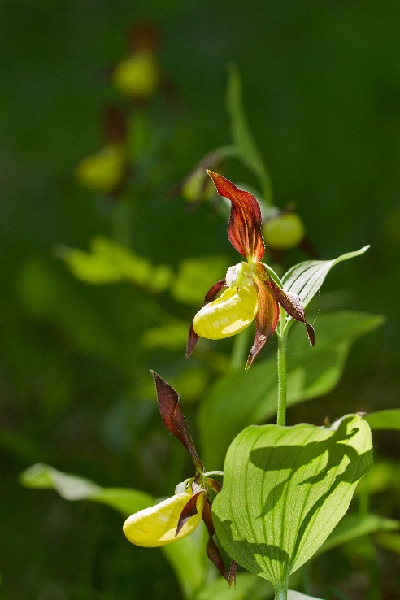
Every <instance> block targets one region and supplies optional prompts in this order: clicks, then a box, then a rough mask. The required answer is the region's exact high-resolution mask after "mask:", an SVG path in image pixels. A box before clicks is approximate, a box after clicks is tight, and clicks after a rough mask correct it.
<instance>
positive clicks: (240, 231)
mask: <svg viewBox="0 0 400 600" xmlns="http://www.w3.org/2000/svg"><path fill="white" fill-rule="evenodd" d="M207 173H208V174H209V176H210V177H211V179H212V180H213V182H214V185H215V187H216V188H217V192H218V194H219V195H220V196H223V197H224V198H227V199H228V200H230V201H231V203H232V207H231V213H230V215H229V221H228V239H229V241H230V242H231V244H232V246H233V247H234V248H235V250H237V251H238V252H240V254H242V256H244V257H245V258H246V259H247V260H249V261H250V262H252V261H258V260H261V259H262V257H263V256H264V240H263V237H262V233H261V225H262V217H261V210H260V205H259V204H258V202H257V200H256V199H255V198H254V196H253V195H252V194H250V193H249V192H245V191H244V190H239V189H238V188H237V187H236V186H235V185H234V184H233V183H232V182H231V181H229V179H226V178H225V177H223V176H222V175H218V173H213V172H212V171H207Z"/></svg>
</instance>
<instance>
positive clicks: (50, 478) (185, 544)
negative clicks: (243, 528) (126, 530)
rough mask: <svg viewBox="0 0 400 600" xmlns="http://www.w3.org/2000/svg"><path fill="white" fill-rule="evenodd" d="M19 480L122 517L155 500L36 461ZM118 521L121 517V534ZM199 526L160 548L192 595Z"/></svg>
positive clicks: (200, 550)
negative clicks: (106, 508)
mask: <svg viewBox="0 0 400 600" xmlns="http://www.w3.org/2000/svg"><path fill="white" fill-rule="evenodd" d="M20 480H21V483H22V484H23V485H25V486H26V487H32V488H41V489H54V490H56V491H57V492H58V493H59V494H60V496H62V497H63V498H65V499H66V500H92V501H95V502H100V503H103V504H106V505H108V506H111V507H112V508H114V509H115V510H117V511H118V512H120V513H122V514H123V515H124V516H125V517H128V516H129V515H131V514H132V513H135V512H137V511H139V510H142V509H144V508H147V507H149V506H152V505H154V504H155V503H156V502H157V501H156V500H155V499H154V498H152V497H151V496H150V495H148V494H145V493H144V492H141V491H139V490H130V489H122V488H101V487H100V486H98V485H96V484H95V483H93V482H92V481H89V480H88V479H84V478H83V477H77V476H75V475H67V474H65V473H62V472H61V471H58V470H57V469H54V468H53V467H50V466H49V465H44V464H36V465H33V466H32V467H30V468H29V469H27V470H26V471H24V472H23V473H22V474H21V477H20ZM122 525H123V523H122V521H121V535H123V533H122ZM203 530H204V528H203V527H201V526H200V527H198V528H197V530H196V531H195V532H194V533H193V534H192V535H190V536H188V537H186V538H183V539H181V540H178V541H176V542H174V543H173V544H169V545H167V546H163V547H162V548H160V549H161V551H162V552H163V553H164V554H165V555H166V557H167V559H168V560H169V562H170V563H171V566H172V568H173V569H174V571H175V573H176V575H177V577H178V579H179V581H180V584H181V586H182V589H183V590H184V592H185V595H186V596H187V597H190V596H192V595H193V594H194V592H195V591H196V590H198V589H199V587H200V586H201V585H202V583H203V581H204V574H205V561H204V557H205V536H204V531H203Z"/></svg>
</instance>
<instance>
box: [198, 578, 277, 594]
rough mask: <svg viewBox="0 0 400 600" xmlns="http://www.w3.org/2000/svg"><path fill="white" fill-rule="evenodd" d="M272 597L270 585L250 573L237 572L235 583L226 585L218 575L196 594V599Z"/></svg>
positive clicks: (272, 591)
mask: <svg viewBox="0 0 400 600" xmlns="http://www.w3.org/2000/svg"><path fill="white" fill-rule="evenodd" d="M273 597H274V590H273V588H272V586H271V585H270V584H269V583H268V582H266V581H265V580H263V579H260V577H257V576H256V575H253V574H252V573H238V574H237V576H236V585H235V586H232V587H230V588H229V587H228V585H227V583H226V581H225V579H222V578H221V577H219V578H218V579H216V580H215V581H213V582H212V583H210V584H209V585H208V586H206V587H205V588H204V589H202V590H200V592H199V593H198V594H197V596H196V600H247V599H248V598H251V599H252V600H267V599H268V598H273Z"/></svg>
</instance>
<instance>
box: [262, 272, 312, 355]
mask: <svg viewBox="0 0 400 600" xmlns="http://www.w3.org/2000/svg"><path fill="white" fill-rule="evenodd" d="M257 270H258V275H261V273H262V272H263V271H264V275H263V279H264V281H265V283H266V285H267V286H268V287H269V289H270V290H271V293H272V294H273V296H274V298H275V300H276V301H277V302H279V304H280V305H281V306H283V308H284V309H285V311H286V312H287V313H288V315H290V316H291V317H292V318H293V319H296V321H301V323H304V324H305V326H306V329H307V335H308V339H309V340H310V344H311V346H314V344H315V332H314V328H313V326H312V325H310V323H307V319H306V315H305V312H304V308H303V305H302V303H301V300H300V298H299V297H298V296H296V295H295V294H290V293H289V292H285V290H283V289H282V288H281V287H279V285H278V284H277V283H276V281H274V280H273V279H272V277H270V276H269V275H268V273H267V271H266V269H265V267H264V268H263V265H262V264H259V265H257Z"/></svg>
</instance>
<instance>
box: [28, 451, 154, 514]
mask: <svg viewBox="0 0 400 600" xmlns="http://www.w3.org/2000/svg"><path fill="white" fill-rule="evenodd" d="M20 480H21V483H22V484H23V485H25V486H26V487H32V488H41V489H54V490H56V491H57V492H58V493H59V494H60V496H61V497H62V498H65V499H66V500H95V501H96V502H103V503H104V504H107V505H108V506H111V507H112V508H115V509H116V510H118V511H119V512H121V513H122V514H123V515H124V516H129V515H130V514H132V513H134V512H137V511H139V510H142V509H143V508H147V507H148V506H152V505H153V504H154V502H155V500H154V498H152V497H151V496H149V495H148V494H145V493H144V492H140V491H138V490H129V489H122V488H108V489H104V488H102V487H100V486H99V485H97V484H95V483H93V482H92V481H89V480H88V479H84V478H83V477H78V476H76V475H67V474H66V473H62V472H61V471H58V470H57V469H54V468H53V467H50V466H49V465H44V464H42V463H37V464H35V465H33V466H32V467H30V468H29V469H27V470H26V471H24V472H23V473H22V474H21V477H20Z"/></svg>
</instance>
